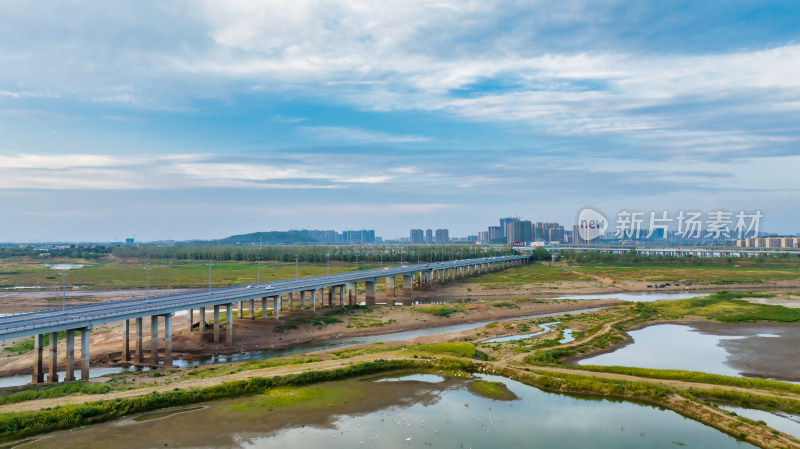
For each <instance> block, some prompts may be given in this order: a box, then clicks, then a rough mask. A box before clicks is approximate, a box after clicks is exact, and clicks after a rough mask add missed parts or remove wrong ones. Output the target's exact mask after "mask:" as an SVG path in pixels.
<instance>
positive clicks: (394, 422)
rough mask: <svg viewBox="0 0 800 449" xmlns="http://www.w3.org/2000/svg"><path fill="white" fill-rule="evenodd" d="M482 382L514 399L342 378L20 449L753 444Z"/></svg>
mask: <svg viewBox="0 0 800 449" xmlns="http://www.w3.org/2000/svg"><path fill="white" fill-rule="evenodd" d="M481 377H483V378H484V379H485V380H489V381H499V382H503V383H504V384H505V385H506V386H507V387H508V389H509V390H510V391H511V392H512V393H513V396H514V397H515V398H514V399H511V400H497V399H491V398H487V397H484V396H483V395H480V394H479V393H475V392H474V388H473V387H471V386H470V384H471V382H472V381H471V380H467V379H461V378H451V377H443V376H441V377H440V376H430V375H424V374H423V375H416V377H412V378H407V379H405V378H403V377H397V376H395V377H394V378H393V379H390V380H391V381H385V380H387V379H383V380H384V381H382V382H375V381H370V380H369V379H367V380H350V381H342V382H336V383H329V384H320V385H314V386H310V387H306V388H304V389H300V390H293V391H290V392H281V391H273V392H268V393H266V394H265V395H262V396H257V397H249V398H243V399H235V400H228V401H220V402H215V403H211V404H208V405H207V406H206V407H203V408H197V406H192V407H187V408H186V409H183V410H181V409H177V410H173V412H179V411H182V413H170V411H159V412H157V413H158V415H156V416H153V417H151V418H148V417H147V416H145V417H130V418H125V419H121V420H118V421H115V422H110V423H105V424H99V425H94V426H87V427H82V428H80V429H74V430H73V431H69V432H57V433H53V434H50V435H45V436H43V437H41V438H39V439H38V440H36V441H33V442H31V443H28V444H24V445H21V446H18V447H19V448H26V447H41V448H62V447H85V448H101V447H102V448H106V447H115V448H120V449H127V448H130V449H137V448H145V447H198V448H209V447H214V448H234V447H236V448H282V447H289V448H305V447H326V448H327V447H330V448H348V449H349V448H405V447H408V448H426V447H446V448H465V449H466V448H476V449H477V448H522V447H534V446H535V447H546V448H549V449H558V448H587V449H588V448H592V449H594V448H598V447H613V448H641V447H647V448H674V447H676V446H686V447H709V448H710V447H713V448H715V449H727V448H751V447H753V446H752V445H750V444H747V443H744V442H741V441H737V440H736V439H734V438H733V437H731V436H729V435H726V434H724V433H721V432H719V431H717V430H715V429H713V428H711V427H708V426H705V425H703V424H701V423H699V422H696V421H693V420H690V419H687V418H684V417H682V416H680V415H678V414H677V413H674V412H672V411H670V410H666V409H662V408H658V407H654V406H650V405H643V404H639V403H634V402H628V401H620V400H608V399H602V398H595V397H586V396H582V397H577V396H569V395H563V394H554V393H546V392H543V391H541V390H538V389H536V388H534V387H530V386H528V385H525V384H522V383H519V382H515V381H512V380H509V379H505V378H501V377H495V376H481ZM290 396H291V397H295V398H301V399H294V400H291V401H288V400H287V399H286V398H287V397H290ZM287 401H288V402H287ZM287 404H288V405H287Z"/></svg>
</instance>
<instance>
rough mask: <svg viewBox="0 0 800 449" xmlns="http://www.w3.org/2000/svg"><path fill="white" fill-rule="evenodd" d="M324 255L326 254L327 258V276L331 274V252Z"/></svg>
mask: <svg viewBox="0 0 800 449" xmlns="http://www.w3.org/2000/svg"><path fill="white" fill-rule="evenodd" d="M325 256H327V258H328V276H330V275H331V253H327V254H325Z"/></svg>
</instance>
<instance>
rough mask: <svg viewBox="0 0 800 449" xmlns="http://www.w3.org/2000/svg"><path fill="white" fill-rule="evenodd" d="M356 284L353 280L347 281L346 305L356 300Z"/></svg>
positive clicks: (352, 303)
mask: <svg viewBox="0 0 800 449" xmlns="http://www.w3.org/2000/svg"><path fill="white" fill-rule="evenodd" d="M357 289H358V284H357V283H355V282H348V283H347V305H349V306H353V305H355V304H356V302H357V301H358V290H357Z"/></svg>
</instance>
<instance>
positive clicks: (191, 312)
mask: <svg viewBox="0 0 800 449" xmlns="http://www.w3.org/2000/svg"><path fill="white" fill-rule="evenodd" d="M188 318H189V332H194V309H189V316H188Z"/></svg>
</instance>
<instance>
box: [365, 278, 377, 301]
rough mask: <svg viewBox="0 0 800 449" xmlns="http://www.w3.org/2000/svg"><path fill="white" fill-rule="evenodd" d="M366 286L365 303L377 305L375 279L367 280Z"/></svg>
mask: <svg viewBox="0 0 800 449" xmlns="http://www.w3.org/2000/svg"><path fill="white" fill-rule="evenodd" d="M364 287H365V290H366V291H367V292H366V299H365V300H364V304H366V305H368V306H374V305H375V281H366V282H364Z"/></svg>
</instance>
